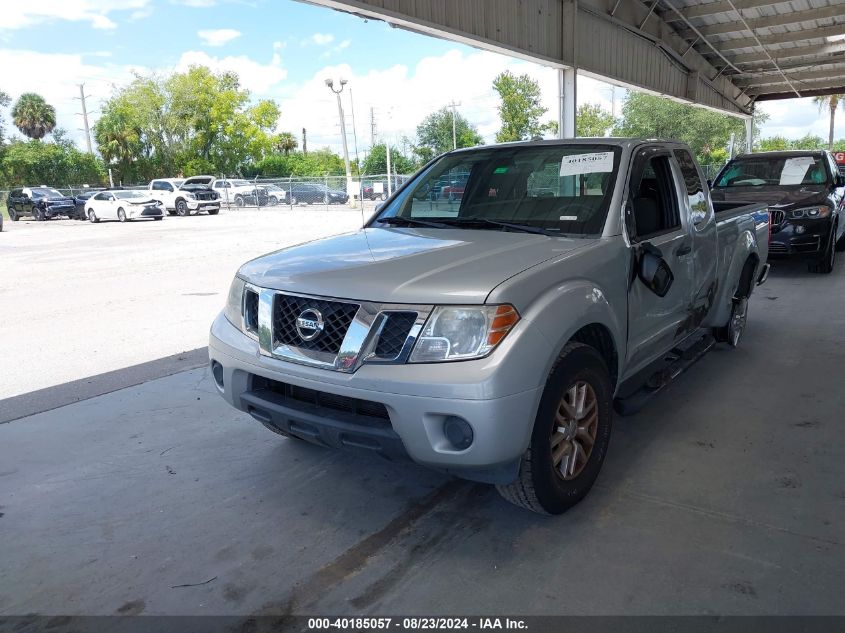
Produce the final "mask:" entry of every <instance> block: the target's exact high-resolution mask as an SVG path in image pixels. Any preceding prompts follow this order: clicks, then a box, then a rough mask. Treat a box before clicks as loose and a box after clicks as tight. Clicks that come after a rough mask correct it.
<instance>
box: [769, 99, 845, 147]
mask: <svg viewBox="0 0 845 633" xmlns="http://www.w3.org/2000/svg"><path fill="white" fill-rule="evenodd" d="M757 108H758V109H759V110H760V111H762V112H765V113H766V114H768V115H769V120H768V121H766V122H765V123H764V124H763V125H762V129H761V136H763V137H769V136H785V137H786V138H788V139H797V138H801V137H802V136H806V135H807V134H811V135H814V136H820V137H822V138H823V139H827V135H828V126H829V124H830V122H829V119H828V110H827V109H823V110H819V107H818V106H817V105H816V104H815V103H813V99H812V98H811V97H807V98H803V99H788V100H784V101H763V102H761V103H760V104H758V105H757ZM843 118H845V117H841V116H839V117H837V118H836V119H834V123H837V125H836V129H835V130H834V131H835V132H836V133H835V134H834V138H842V136H843V131H842V129H843V127H845V123H843V122H842V119H843Z"/></svg>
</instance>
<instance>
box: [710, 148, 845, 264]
mask: <svg viewBox="0 0 845 633" xmlns="http://www.w3.org/2000/svg"><path fill="white" fill-rule="evenodd" d="M711 195H712V196H713V200H716V201H722V200H726V201H740V200H744V201H755V202H765V203H766V204H767V205H768V207H769V214H770V215H771V227H772V234H771V237H770V239H769V255H773V256H778V255H781V256H796V257H801V258H803V259H806V260H808V262H807V266H808V268H809V270H810V271H811V272H816V273H830V272H831V271H832V270H833V264H834V262H835V260H836V251H841V250H843V249H845V175H842V174H841V173H840V172H839V168H838V166H837V164H836V161H835V160H834V157H833V154H832V153H831V152H828V151H810V152H808V151H790V152H759V153H754V154H744V155H742V156H738V157H737V158H734V159H733V160H731V161H730V162H729V163H728V164H727V165H725V166H724V167H723V168H722V170H721V171H720V172H719V175H718V176H717V177H716V180H715V181H714V185H713V189H712V194H711Z"/></svg>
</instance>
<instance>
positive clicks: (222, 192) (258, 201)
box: [183, 176, 268, 207]
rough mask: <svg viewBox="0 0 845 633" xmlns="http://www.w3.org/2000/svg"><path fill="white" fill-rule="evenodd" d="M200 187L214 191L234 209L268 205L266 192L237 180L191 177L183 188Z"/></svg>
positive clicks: (254, 185)
mask: <svg viewBox="0 0 845 633" xmlns="http://www.w3.org/2000/svg"><path fill="white" fill-rule="evenodd" d="M195 185H201V186H203V187H205V188H208V189H211V190H213V191H215V192H216V193H217V195H218V197H219V198H220V201H221V202H222V203H223V204H226V205H229V206H231V205H235V206H236V207H243V206H246V205H250V206H263V205H266V204H267V203H268V196H267V192H266V191H260V190H259V188H258V187H257V186H256V184H255V183H252V182H249V181H248V180H243V179H238V178H235V179H233V178H215V177H214V176H192V177H190V178H188V179H187V180H185V183H184V185H183V186H195Z"/></svg>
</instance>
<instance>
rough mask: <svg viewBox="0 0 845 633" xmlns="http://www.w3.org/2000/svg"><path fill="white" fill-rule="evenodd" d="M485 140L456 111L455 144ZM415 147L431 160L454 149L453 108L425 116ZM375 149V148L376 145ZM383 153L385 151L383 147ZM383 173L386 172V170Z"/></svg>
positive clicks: (418, 131)
mask: <svg viewBox="0 0 845 633" xmlns="http://www.w3.org/2000/svg"><path fill="white" fill-rule="evenodd" d="M483 142H484V139H482V138H481V134H479V133H478V130H477V129H476V128H475V127H474V126H473V125H471V124H470V122H469V121H467V119H466V118H464V117H463V116H461V113H460V112H456V113H455V144H456V145H457V146H458V147H472V146H474V145H481V144H482V143H483ZM415 147H416V148H417V151H418V153H422V154H424V155H426V156H428V157H429V160H430V158H431V157H433V156H436V155H438V154H443V153H444V152H448V151H451V150H452V149H453V146H452V110H450V109H449V108H441V109H440V110H438V111H437V112H432V113H431V114H429V115H428V116H427V117H425V118H424V119H423V120H422V122H421V123H420V124H419V125H418V126H417V142H416V145H415ZM373 149H374V150H375V147H374V148H373ZM420 150H422V151H420ZM382 153H384V148H383V147H382ZM368 173H375V172H368ZM381 173H386V171H383V172H381ZM403 173H404V172H403Z"/></svg>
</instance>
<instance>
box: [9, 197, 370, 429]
mask: <svg viewBox="0 0 845 633" xmlns="http://www.w3.org/2000/svg"><path fill="white" fill-rule="evenodd" d="M373 208H374V205H373V203H371V202H367V203H366V207H365V213H367V214H369V213H370V212H371V211H372V209H373ZM361 217H362V215H361V210H360V209H357V210H353V209H348V208H347V207H340V206H338V207H331V208H326V207H323V206H315V207H294V208H290V207H272V208H262V209H260V210H258V209H238V210H234V209H233V210H228V209H223V210H222V211H221V212H220V214H219V215H217V216H209V215H198V216H191V217H189V218H180V217H170V216H167V217H165V219H164V220H163V221H161V222H152V221H149V220H145V221H137V222H128V223H126V224H120V223H119V222H101V223H99V224H91V223H90V222H78V221H75V220H51V221H50V222H35V221H33V220H29V219H24V220H21V221H19V222H6V223H5V224H4V225H3V232H2V233H0V261H1V262H2V269H0V272H2V274H0V314H3V325H2V327H0V350H2V354H0V399H3V398H7V397H10V396H15V395H19V394H24V393H28V392H32V391H36V390H39V389H44V388H46V387H52V386H54V385H59V384H62V383H66V382H70V381H73V380H78V379H81V378H85V377H88V376H91V375H95V374H100V373H103V372H107V371H113V370H120V369H123V368H124V367H127V366H130V365H137V364H140V363H144V362H148V361H152V360H155V359H158V358H161V357H164V356H171V355H173V354H178V353H180V352H183V351H186V350H193V349H196V348H198V347H204V346H205V345H207V344H208V327H209V325H210V324H211V321H212V319H213V318H214V316H215V315H216V314H217V313H218V312H219V311H220V309H221V308H222V307H223V302H224V301H225V299H226V292H227V291H228V288H229V284H230V283H231V281H232V277H233V276H234V274H235V271H236V270H237V269H238V267H239V266H240V265H241V264H243V263H244V262H246V261H247V260H249V259H252V258H253V257H257V256H259V255H263V254H264V253H267V252H270V251H273V250H276V249H279V248H282V247H284V246H289V245H291V244H297V243H300V242H304V241H307V240H313V239H316V238H318V237H323V236H326V235H332V234H334V233H342V232H344V231H349V230H353V229H356V228H358V227H360V226H361V224H362V220H361ZM57 359H58V360H57ZM0 419H2V415H0Z"/></svg>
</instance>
